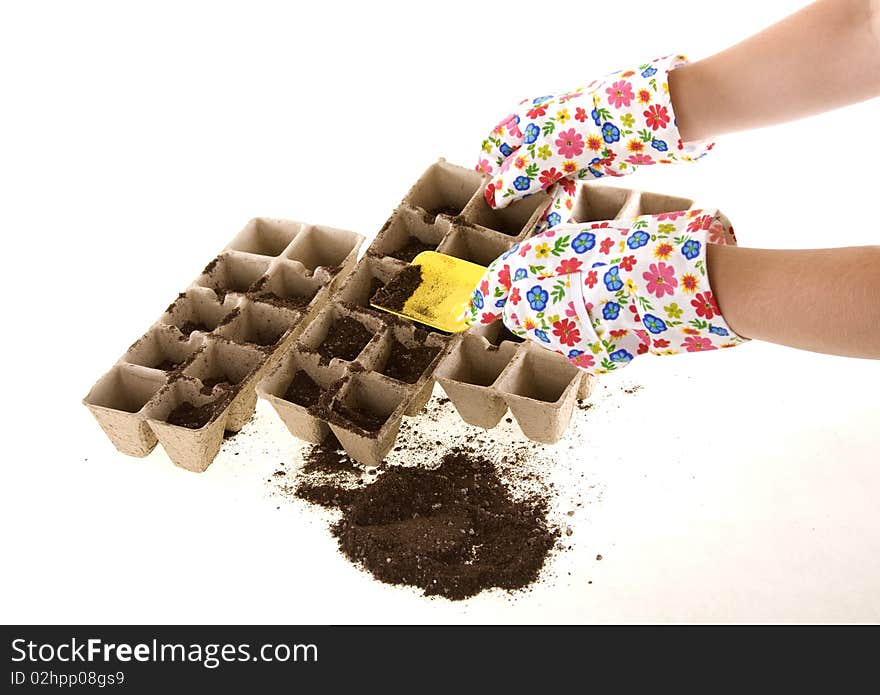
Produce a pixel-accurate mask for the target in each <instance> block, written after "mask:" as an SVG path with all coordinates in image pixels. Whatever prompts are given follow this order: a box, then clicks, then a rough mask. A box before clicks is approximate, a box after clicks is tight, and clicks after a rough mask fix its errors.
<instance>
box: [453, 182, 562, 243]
mask: <svg viewBox="0 0 880 695" xmlns="http://www.w3.org/2000/svg"><path fill="white" fill-rule="evenodd" d="M550 200H551V199H550V196H549V195H547V194H546V193H544V192H543V191H541V192H539V193H534V194H532V195H530V196H528V197H526V198H523V199H522V200H518V201H516V202H515V203H511V204H510V205H508V206H507V207H506V208H500V209H497V210H496V209H495V208H491V207H489V203H487V202H486V199H485V198H484V197H483V196H482V195H477V196H474V198H473V200H471V202H470V203H468V206H467V207H466V208H465V209H464V213H463V217H464V218H465V220H467V221H468V222H469V223H471V224H476V225H479V226H481V227H485V228H486V229H493V230H495V231H496V232H500V233H501V234H504V235H505V236H509V237H519V236H521V235H524V234H527V233H528V232H530V231H531V230H532V228H533V227H534V225H535V224H536V223H537V221H538V219H539V218H540V216H541V214H542V213H543V212H544V210H545V209H546V208H547V206H548V205H549V204H550Z"/></svg>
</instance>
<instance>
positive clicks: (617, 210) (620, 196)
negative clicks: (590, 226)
mask: <svg viewBox="0 0 880 695" xmlns="http://www.w3.org/2000/svg"><path fill="white" fill-rule="evenodd" d="M637 204H638V193H634V192H632V191H630V190H629V189H626V188H614V187H612V186H598V185H592V184H582V185H580V186H579V187H578V192H577V195H576V196H575V199H574V208H573V209H572V214H571V221H572V222H602V221H605V220H613V219H615V218H621V217H635V216H636V215H638V212H637ZM627 213H629V214H627Z"/></svg>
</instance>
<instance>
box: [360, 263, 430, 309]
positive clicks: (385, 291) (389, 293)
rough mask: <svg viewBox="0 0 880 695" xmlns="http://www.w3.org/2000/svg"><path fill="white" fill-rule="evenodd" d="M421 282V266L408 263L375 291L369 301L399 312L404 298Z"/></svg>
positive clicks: (404, 301) (409, 295)
mask: <svg viewBox="0 0 880 695" xmlns="http://www.w3.org/2000/svg"><path fill="white" fill-rule="evenodd" d="M421 284H422V268H421V266H417V265H410V266H407V267H406V268H404V269H403V270H401V271H400V272H399V273H398V274H397V275H395V276H394V277H393V278H391V280H389V281H388V284H386V285H385V287H383V288H382V289H380V290H379V291H378V292H376V294H374V295H373V297H372V299H371V300H370V301H371V302H372V303H373V304H375V305H377V306H381V307H384V308H386V309H390V310H391V311H398V312H399V311H402V310H403V305H404V304H406V300H408V299H409V298H410V297H412V296H413V293H414V292H415V291H416V289H418V287H419V285H421Z"/></svg>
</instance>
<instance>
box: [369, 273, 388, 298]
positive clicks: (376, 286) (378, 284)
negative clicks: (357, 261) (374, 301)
mask: <svg viewBox="0 0 880 695" xmlns="http://www.w3.org/2000/svg"><path fill="white" fill-rule="evenodd" d="M383 287H385V283H384V282H382V280H380V279H379V278H370V293H369V294H368V295H367V301H368V302H369V301H370V299H371V298H372V297H373V295H374V294H376V292H378V291H379V290H381V289H382V288H383Z"/></svg>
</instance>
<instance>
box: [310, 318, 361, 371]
mask: <svg viewBox="0 0 880 695" xmlns="http://www.w3.org/2000/svg"><path fill="white" fill-rule="evenodd" d="M372 337H373V334H372V332H371V331H370V329H368V328H367V327H366V326H365V325H363V324H362V323H361V322H360V321H357V320H355V319H353V318H350V317H348V316H346V317H343V318H341V319H339V320H338V321H336V322H335V323H334V324H333V326H331V328H330V330H329V331H328V333H327V337H326V338H324V342H323V343H321V344H320V345H319V346H318V354H319V355H321V358H322V359H321V361H322V362H323V363H325V364H326V363H327V362H329V361H330V360H331V359H332V358H333V357H339V358H340V359H343V360H347V361H349V362H351V361H352V360H354V359H355V358H356V357H357V356H358V355H360V354H361V350H363V349H364V348H365V347H366V345H367V343H369V342H370V338H372Z"/></svg>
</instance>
